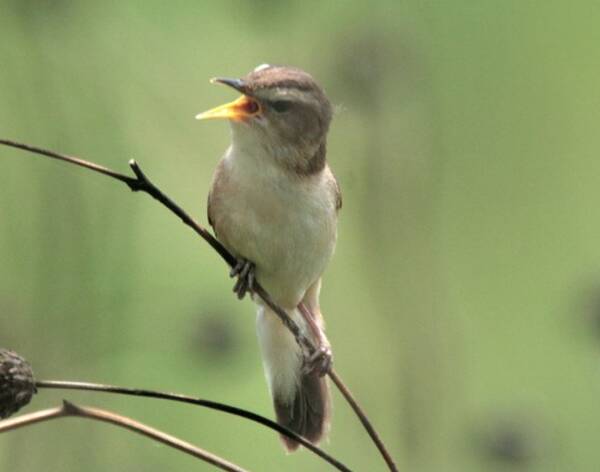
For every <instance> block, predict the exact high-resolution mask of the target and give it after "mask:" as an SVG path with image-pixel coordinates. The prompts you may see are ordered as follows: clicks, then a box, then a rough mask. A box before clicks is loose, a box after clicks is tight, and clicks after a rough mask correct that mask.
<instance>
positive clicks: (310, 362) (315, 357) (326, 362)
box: [303, 345, 333, 377]
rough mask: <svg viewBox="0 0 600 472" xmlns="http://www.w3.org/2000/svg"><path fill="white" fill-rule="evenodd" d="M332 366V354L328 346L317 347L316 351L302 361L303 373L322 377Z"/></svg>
mask: <svg viewBox="0 0 600 472" xmlns="http://www.w3.org/2000/svg"><path fill="white" fill-rule="evenodd" d="M332 364H333V353H332V352H331V347H330V346H329V345H321V346H318V347H317V349H316V350H315V351H314V352H313V353H312V354H310V355H308V356H307V357H305V359H304V368H303V370H304V373H305V374H312V373H313V372H314V373H317V374H318V375H319V377H323V376H324V375H325V374H327V373H328V372H329V370H330V369H331V365H332Z"/></svg>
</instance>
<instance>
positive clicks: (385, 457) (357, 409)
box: [329, 369, 398, 472]
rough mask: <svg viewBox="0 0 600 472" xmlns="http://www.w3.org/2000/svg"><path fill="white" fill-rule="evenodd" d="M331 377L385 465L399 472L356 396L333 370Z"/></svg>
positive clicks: (330, 372)
mask: <svg viewBox="0 0 600 472" xmlns="http://www.w3.org/2000/svg"><path fill="white" fill-rule="evenodd" d="M329 377H330V378H331V381H332V382H333V383H334V384H335V386H336V387H337V388H338V390H339V391H340V393H341V394H342V395H343V396H344V398H345V399H346V402H348V404H349V405H350V407H351V408H352V410H353V411H354V413H355V414H356V416H358V419H359V420H360V422H361V423H362V425H363V426H364V428H365V429H366V430H367V433H368V434H369V436H371V439H372V440H373V442H374V443H375V446H377V449H379V452H380V453H381V455H382V456H383V460H385V463H386V464H387V465H388V467H389V469H390V470H392V471H394V472H397V470H398V468H397V466H396V463H395V462H394V459H392V456H391V455H390V453H389V452H388V450H387V449H386V448H385V445H384V444H383V441H382V440H381V438H380V437H379V434H377V431H376V430H375V428H373V425H372V424H371V422H370V421H369V418H368V417H367V415H366V413H365V412H364V411H363V409H362V408H361V407H360V405H359V404H358V403H357V402H356V400H355V399H354V396H353V395H352V393H351V392H350V390H349V389H348V387H347V386H346V384H345V383H344V382H342V380H341V379H340V378H339V377H338V375H337V373H336V372H335V371H334V370H333V369H332V370H330V371H329Z"/></svg>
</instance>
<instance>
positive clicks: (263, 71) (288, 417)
mask: <svg viewBox="0 0 600 472" xmlns="http://www.w3.org/2000/svg"><path fill="white" fill-rule="evenodd" d="M211 82H212V83H216V84H223V85H226V86H229V87H231V88H233V89H234V90H236V91H237V92H240V93H241V94H242V95H241V96H240V97H239V98H238V99H237V100H235V101H233V102H231V103H227V104H225V105H221V106H218V107H216V108H213V109H210V110H208V111H205V112H203V113H200V114H198V115H197V116H196V118H197V119H199V120H208V119H225V120H228V121H229V123H230V128H231V144H230V146H229V147H228V148H227V150H226V152H225V154H224V156H223V157H222V159H221V160H220V162H219V163H218V165H217V167H216V169H215V172H214V175H213V179H212V183H211V187H210V191H209V195H208V221H209V223H210V225H211V226H212V228H213V230H214V232H215V236H216V237H217V239H218V240H219V241H220V242H221V243H222V244H223V245H224V246H225V247H226V248H227V249H228V250H229V251H230V252H231V253H232V254H233V255H234V256H235V257H236V260H237V264H236V265H235V266H234V267H233V269H232V271H231V273H230V275H231V276H232V277H237V281H236V283H235V285H234V288H233V290H234V292H236V293H237V296H238V297H239V298H243V296H244V295H245V294H246V293H247V292H250V295H251V297H252V298H253V300H254V302H255V303H256V306H257V316H256V331H257V337H258V341H259V345H260V351H261V353H262V359H263V367H264V372H265V377H266V379H267V384H268V387H269V390H270V393H271V397H272V401H273V405H274V410H275V415H276V418H277V422H278V423H279V424H280V425H282V426H284V427H287V428H288V429H291V430H292V431H294V432H296V433H297V434H299V435H301V436H303V437H304V438H305V439H307V440H308V441H310V442H312V443H313V444H318V443H319V442H320V441H321V440H322V439H324V438H326V437H327V436H328V435H329V430H330V422H331V398H330V391H329V386H328V383H327V378H326V376H325V374H326V373H327V372H328V370H329V368H330V366H331V362H332V353H331V347H330V343H329V341H328V340H327V337H326V336H325V332H324V329H325V327H324V321H323V316H322V313H321V310H320V307H319V294H320V290H321V278H322V275H323V272H324V271H325V268H326V266H327V264H328V262H329V261H330V259H331V257H332V255H333V252H334V249H335V245H336V240H337V220H338V212H339V210H340V208H341V206H342V198H341V192H340V187H339V185H338V182H337V180H336V177H335V176H334V174H333V172H332V170H331V169H330V167H329V165H328V163H327V160H326V151H327V134H328V131H329V126H330V123H331V119H332V115H333V107H332V104H331V102H330V101H329V99H328V98H327V96H326V95H325V92H324V90H323V88H322V87H321V86H320V85H319V84H318V83H317V82H316V81H315V79H314V78H313V77H312V76H311V75H310V74H308V73H307V72H305V71H303V70H301V69H299V68H296V67H290V66H276V65H269V64H262V65H260V66H258V67H256V68H255V69H253V70H252V71H251V72H249V73H248V74H247V75H245V76H243V77H241V78H226V77H217V78H214V79H211ZM256 282H258V283H260V284H261V286H262V287H263V288H264V289H265V290H266V291H267V292H268V293H269V294H270V296H271V298H272V300H273V301H274V302H275V303H276V304H277V305H279V306H280V307H282V308H283V309H284V310H285V311H286V313H287V314H288V316H290V317H291V318H292V319H293V320H294V321H295V322H296V323H297V324H298V326H299V327H300V330H301V332H302V334H304V335H305V336H306V337H307V338H308V339H310V340H311V341H312V343H313V344H314V345H315V346H316V351H315V353H313V355H312V356H309V358H307V356H305V355H304V352H303V349H302V348H301V347H300V346H299V345H298V343H297V342H296V340H295V338H294V336H293V335H292V334H291V333H290V331H289V330H288V329H287V328H286V327H285V326H284V324H283V323H282V322H281V320H280V319H279V318H278V317H277V315H276V314H275V313H274V312H273V311H272V310H271V309H270V308H269V307H268V306H266V305H265V304H264V303H263V302H261V300H260V299H259V298H258V297H254V296H253V293H252V292H253V290H252V289H253V287H254V284H255V283H256ZM280 437H281V440H282V442H283V445H284V447H285V448H286V449H287V451H288V452H292V451H294V450H296V449H297V448H298V446H299V443H298V442H297V441H295V440H293V439H291V438H289V437H287V436H285V435H280Z"/></svg>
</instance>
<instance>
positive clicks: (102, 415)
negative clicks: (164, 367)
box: [0, 400, 246, 472]
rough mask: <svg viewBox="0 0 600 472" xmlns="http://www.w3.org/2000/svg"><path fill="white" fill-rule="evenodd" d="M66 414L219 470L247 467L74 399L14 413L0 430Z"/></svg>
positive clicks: (0, 423)
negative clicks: (116, 429) (124, 431)
mask: <svg viewBox="0 0 600 472" xmlns="http://www.w3.org/2000/svg"><path fill="white" fill-rule="evenodd" d="M69 416H78V417H81V418H89V419H92V420H96V421H104V422H105V423H111V424H114V425H116V426H119V427H121V428H125V429H128V430H130V431H134V432H136V433H139V434H142V435H144V436H146V437H149V438H150V439H153V440H154V441H158V442H161V443H163V444H166V445H167V446H169V447H172V448H174V449H179V450H180V451H182V452H185V453H186V454H189V455H191V456H194V457H197V458H198V459H201V460H203V461H204V462H208V463H209V464H213V465H214V466H216V467H218V468H219V469H221V470H227V471H230V472H246V469H242V468H241V467H239V466H237V465H236V464H233V463H232V462H229V461H226V460H225V459H222V458H221V457H219V456H217V455H215V454H212V453H210V452H208V451H205V450H204V449H200V448H199V447H196V446H194V445H193V444H190V443H188V442H186V441H183V440H181V439H179V438H176V437H174V436H171V435H169V434H166V433H163V432H162V431H159V430H157V429H154V428H151V427H150V426H146V425H145V424H143V423H140V422H138V421H135V420H133V419H131V418H128V417H126V416H122V415H118V414H116V413H113V412H110V411H106V410H100V409H98V408H90V407H84V406H77V405H74V404H73V403H70V402H67V401H66V400H64V401H63V405H62V407H57V408H50V409H48V410H41V411H36V412H33V413H29V414H27V415H21V416H17V417H16V418H12V419H9V420H4V421H0V433H4V432H6V431H10V430H13V429H17V428H21V427H23V426H30V425H32V424H35V423H40V422H42V421H49V420H54V419H58V418H65V417H69Z"/></svg>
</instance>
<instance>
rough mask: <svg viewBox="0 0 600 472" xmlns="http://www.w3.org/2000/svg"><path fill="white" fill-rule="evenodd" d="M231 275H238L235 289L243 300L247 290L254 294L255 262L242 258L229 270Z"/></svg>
mask: <svg viewBox="0 0 600 472" xmlns="http://www.w3.org/2000/svg"><path fill="white" fill-rule="evenodd" d="M229 276H230V277H237V280H236V282H235V285H234V286H233V291H234V292H235V294H236V295H237V297H238V298H239V299H240V300H241V299H242V298H244V296H245V295H246V293H247V292H250V294H251V295H252V294H254V281H255V278H254V264H253V263H252V262H250V261H249V260H247V259H243V258H240V259H238V261H237V264H236V265H235V266H234V267H232V269H231V271H230V272H229Z"/></svg>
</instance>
